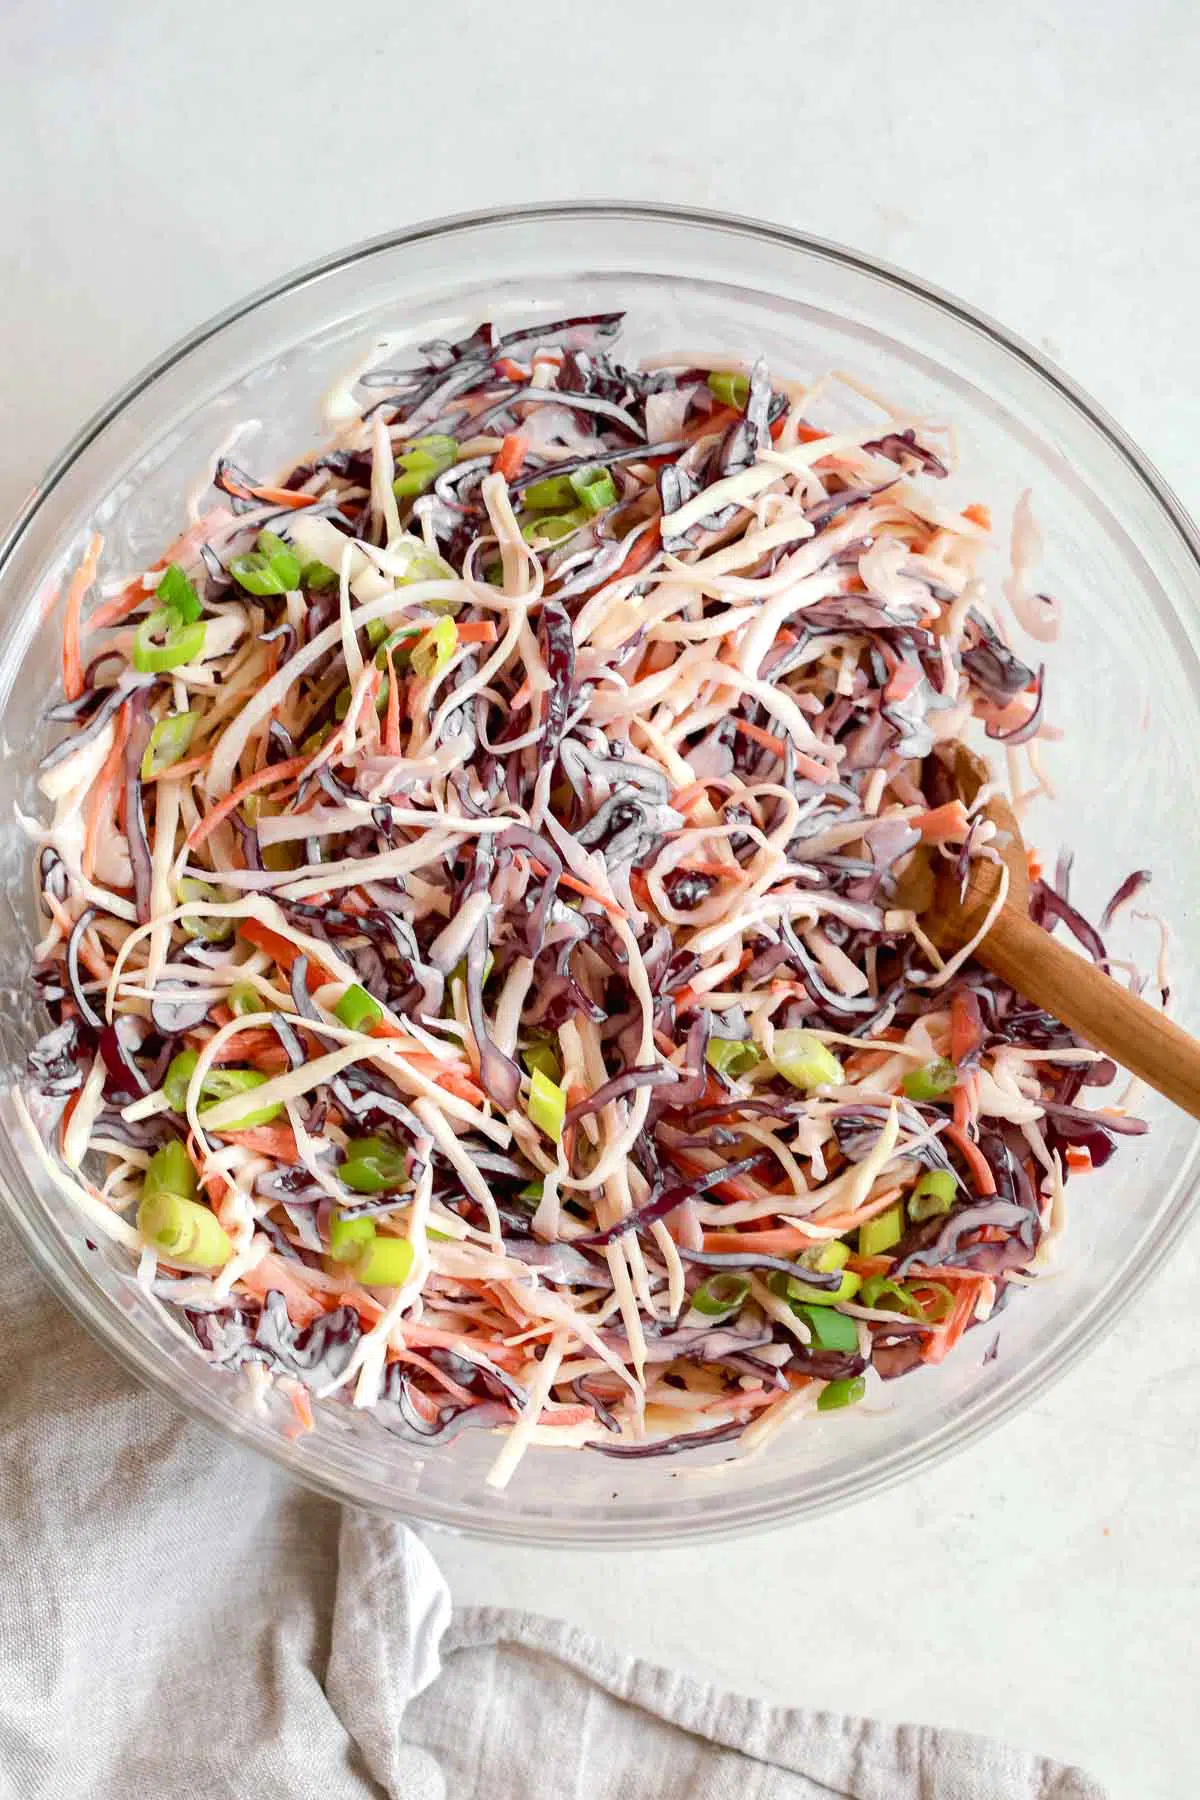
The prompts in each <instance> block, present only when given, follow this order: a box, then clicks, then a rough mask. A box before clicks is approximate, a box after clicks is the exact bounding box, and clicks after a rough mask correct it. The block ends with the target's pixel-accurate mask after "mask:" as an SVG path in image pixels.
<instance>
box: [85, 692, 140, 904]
mask: <svg viewBox="0 0 1200 1800" xmlns="http://www.w3.org/2000/svg"><path fill="white" fill-rule="evenodd" d="M128 741H129V702H128V701H126V702H125V704H124V705H123V706H119V707H118V708H117V716H116V719H115V721H114V730H113V741H112V746H111V748H110V749H109V752H108V755H107V756H106V757H105V759H104V763H103V766H102V767H101V770H100V773H99V775H98V776H97V777H96V780H95V784H94V785H93V787H92V791H91V794H90V795H89V797H88V813H87V825H86V827H85V830H84V838H83V851H82V853H81V855H80V859H79V862H80V867H81V868H82V870H83V872H84V874H85V875H86V876H87V878H88V880H89V881H90V880H91V879H92V877H93V875H94V874H95V872H96V851H97V849H98V848H99V839H100V833H101V832H102V831H103V830H104V829H105V827H106V825H108V824H109V822H110V819H111V811H110V806H109V801H110V800H111V798H112V793H113V789H114V787H115V786H116V784H117V782H118V781H120V780H121V778H122V775H123V773H124V768H125V745H126V744H127V743H128Z"/></svg>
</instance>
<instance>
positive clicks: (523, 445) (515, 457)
mask: <svg viewBox="0 0 1200 1800" xmlns="http://www.w3.org/2000/svg"><path fill="white" fill-rule="evenodd" d="M528 454H529V439H528V438H527V437H525V436H524V435H523V434H522V433H521V432H519V431H510V432H509V434H508V436H507V437H506V438H505V440H504V442H503V443H502V444H501V446H500V448H499V449H498V450H497V452H496V454H495V456H494V457H493V458H492V473H493V474H494V475H503V477H504V479H505V481H511V480H512V478H513V476H514V475H518V474H520V471H521V464H522V463H523V462H524V461H525V458H526V457H527V456H528Z"/></svg>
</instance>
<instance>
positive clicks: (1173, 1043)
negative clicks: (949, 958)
mask: <svg viewBox="0 0 1200 1800" xmlns="http://www.w3.org/2000/svg"><path fill="white" fill-rule="evenodd" d="M949 771H950V773H951V775H952V778H953V780H954V784H955V786H956V787H957V789H958V792H959V794H960V795H961V797H962V798H963V800H965V801H966V802H967V804H968V805H970V803H971V801H973V800H974V798H975V796H976V794H977V793H978V791H979V789H980V787H981V786H982V785H983V783H984V782H985V781H989V780H990V779H991V776H990V772H989V770H988V767H987V764H986V763H985V762H984V761H983V759H982V757H979V756H976V755H975V754H974V752H973V751H971V750H968V749H967V747H966V745H965V744H957V745H955V747H954V753H953V760H952V761H950V762H949ZM984 810H985V813H986V816H987V817H988V818H989V819H990V820H991V821H992V823H993V824H994V825H995V827H996V834H997V835H996V840H995V848H996V850H997V852H998V853H999V855H1000V856H1001V857H1002V858H1003V860H1004V864H1005V866H1006V867H1007V869H1008V883H1009V885H1008V895H1007V898H1006V899H1005V902H1004V905H1003V906H1002V907H1001V908H1000V912H999V914H998V915H997V917H996V919H995V921H994V923H993V924H992V925H991V927H990V928H989V930H988V934H987V936H986V937H985V938H984V939H983V941H982V943H980V944H979V945H977V946H976V949H975V951H974V955H975V957H976V958H977V959H978V961H979V962H981V963H983V964H984V966H985V967H986V968H989V969H991V970H992V971H993V972H994V973H995V974H997V975H999V976H1000V977H1001V979H1002V980H1003V981H1006V982H1007V983H1008V984H1009V986H1010V987H1012V988H1015V989H1016V991H1017V992H1018V993H1019V994H1024V996H1025V998H1026V999H1027V1000H1032V1001H1033V1003H1034V1005H1035V1006H1040V1007H1042V1008H1043V1009H1044V1010H1045V1011H1046V1012H1048V1013H1052V1014H1053V1015H1054V1017H1055V1018H1056V1019H1061V1020H1062V1022H1063V1024H1064V1025H1069V1026H1070V1027H1071V1030H1072V1031H1074V1032H1077V1033H1078V1035H1079V1036H1080V1037H1081V1038H1083V1039H1085V1040H1086V1042H1087V1043H1089V1044H1091V1045H1092V1047H1093V1048H1094V1049H1096V1050H1102V1051H1103V1052H1104V1054H1105V1056H1111V1057H1112V1059H1113V1061H1114V1062H1118V1063H1120V1064H1121V1066H1122V1068H1125V1069H1128V1070H1129V1071H1130V1073H1131V1074H1133V1075H1138V1076H1140V1077H1141V1079H1142V1080H1143V1081H1145V1082H1147V1083H1148V1084H1149V1085H1150V1086H1151V1087H1152V1088H1155V1089H1157V1091H1158V1092H1159V1093H1160V1094H1165V1095H1166V1097H1167V1099H1168V1100H1173V1101H1174V1102H1175V1104H1176V1106H1181V1107H1183V1109H1184V1111H1185V1112H1189V1113H1190V1114H1191V1115H1192V1117H1193V1118H1194V1119H1200V1043H1198V1042H1197V1041H1196V1039H1195V1038H1193V1037H1191V1036H1189V1034H1188V1033H1187V1032H1186V1031H1184V1030H1183V1029H1182V1028H1181V1027H1180V1026H1178V1025H1176V1024H1175V1023H1174V1022H1173V1021H1172V1020H1171V1019H1168V1018H1167V1017H1166V1015H1165V1014H1164V1013H1161V1012H1159V1011H1157V1010H1156V1009H1155V1008H1154V1007H1152V1006H1147V1004H1146V1002H1145V1001H1144V1000H1138V999H1137V998H1136V997H1135V996H1134V995H1133V994H1131V993H1130V992H1129V991H1128V989H1127V988H1124V987H1122V986H1121V985H1120V983H1119V982H1116V981H1114V980H1113V979H1112V977H1111V976H1109V975H1106V974H1105V973H1104V972H1103V970H1101V969H1099V968H1097V966H1096V964H1095V963H1093V962H1092V961H1091V960H1090V959H1089V958H1087V957H1081V956H1077V955H1076V954H1075V953H1074V951H1072V950H1068V949H1067V947H1066V946H1065V944H1060V943H1059V942H1058V941H1057V940H1056V939H1055V938H1053V937H1051V936H1050V933H1049V932H1048V931H1043V930H1042V928H1041V926H1040V925H1035V924H1034V923H1033V921H1032V919H1031V918H1030V917H1029V873H1028V864H1027V863H1026V860H1025V846H1024V844H1023V843H1022V841H1021V832H1020V828H1019V827H1018V825H1017V821H1016V819H1015V818H1014V817H1013V812H1012V808H1011V807H1010V806H1009V804H1008V802H1007V800H1005V799H1004V798H1003V796H1002V795H999V794H997V795H995V796H993V798H992V799H990V800H989V801H988V802H987V805H986V807H985V809H984ZM940 861H941V868H940V870H939V872H938V873H937V874H936V875H933V876H932V878H931V879H930V880H929V881H927V882H926V883H925V887H926V896H925V897H927V907H926V908H925V909H924V910H923V917H922V920H921V923H922V926H923V928H924V929H925V931H927V932H928V934H929V936H930V937H931V938H932V939H933V941H934V943H935V944H936V945H937V946H938V949H939V950H945V951H948V952H953V951H955V950H958V949H960V948H961V946H962V945H963V944H965V943H967V942H969V940H970V939H971V938H972V937H974V935H975V933H976V932H977V931H978V930H979V927H980V926H981V925H982V923H983V921H984V919H985V917H986V916H987V912H988V908H989V907H990V906H991V905H992V903H993V901H994V900H995V898H996V892H997V889H998V887H999V883H1000V869H999V865H998V864H996V863H994V862H991V861H988V860H987V859H985V858H981V857H973V858H972V859H971V865H970V867H971V874H970V879H969V881H968V884H967V891H966V894H965V896H962V897H961V898H960V894H959V883H958V880H957V878H956V876H955V873H954V866H953V864H952V863H947V862H946V861H945V859H944V858H943V859H940ZM912 892H913V890H912V889H909V890H908V891H907V892H906V893H905V895H904V897H903V898H901V904H902V905H903V904H909V905H912V904H914V900H913V898H911V897H910V895H911V894H912Z"/></svg>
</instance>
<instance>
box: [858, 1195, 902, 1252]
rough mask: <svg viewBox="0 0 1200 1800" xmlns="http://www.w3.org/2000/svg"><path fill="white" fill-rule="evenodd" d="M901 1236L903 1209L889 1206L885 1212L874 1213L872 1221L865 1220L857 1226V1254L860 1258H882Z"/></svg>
mask: <svg viewBox="0 0 1200 1800" xmlns="http://www.w3.org/2000/svg"><path fill="white" fill-rule="evenodd" d="M903 1236H904V1208H903V1207H902V1206H899V1205H897V1206H889V1207H888V1209H887V1211H886V1212H881V1213H876V1215H875V1217H874V1218H873V1219H867V1220H866V1221H865V1222H864V1223H863V1224H862V1225H860V1226H859V1228H858V1253H859V1255H860V1256H882V1255H883V1253H884V1251H885V1250H890V1249H891V1247H892V1245H893V1244H898V1243H899V1242H900V1239H901V1238H902V1237H903Z"/></svg>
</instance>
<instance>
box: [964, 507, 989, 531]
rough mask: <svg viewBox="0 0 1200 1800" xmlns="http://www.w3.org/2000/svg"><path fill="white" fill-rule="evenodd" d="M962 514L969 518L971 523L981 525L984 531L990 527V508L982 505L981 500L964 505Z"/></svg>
mask: <svg viewBox="0 0 1200 1800" xmlns="http://www.w3.org/2000/svg"><path fill="white" fill-rule="evenodd" d="M962 516H963V518H964V519H970V521H971V523H972V525H980V526H982V527H983V529H984V531H990V530H991V529H992V509H991V507H990V506H984V505H983V503H982V501H979V500H975V501H973V502H972V504H971V505H970V506H964V507H963V510H962Z"/></svg>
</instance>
